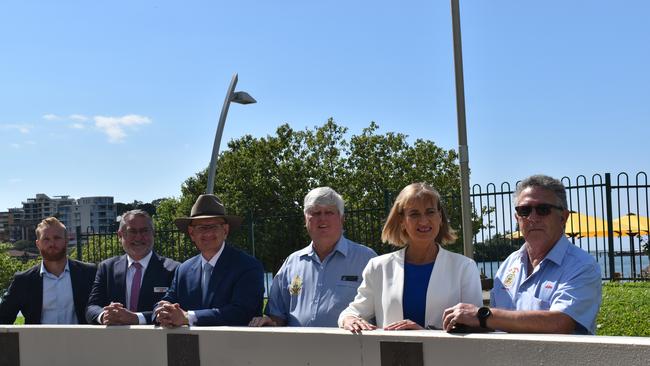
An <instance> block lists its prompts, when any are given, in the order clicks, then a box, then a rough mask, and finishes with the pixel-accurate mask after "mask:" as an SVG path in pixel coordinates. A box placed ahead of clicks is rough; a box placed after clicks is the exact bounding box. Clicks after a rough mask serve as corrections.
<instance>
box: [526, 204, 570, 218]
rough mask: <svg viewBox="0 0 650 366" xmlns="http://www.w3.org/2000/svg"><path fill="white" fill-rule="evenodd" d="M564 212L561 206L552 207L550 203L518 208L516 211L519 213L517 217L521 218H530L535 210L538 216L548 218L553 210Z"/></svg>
mask: <svg viewBox="0 0 650 366" xmlns="http://www.w3.org/2000/svg"><path fill="white" fill-rule="evenodd" d="M553 208H555V209H558V210H564V208H563V207H561V206H556V205H551V204H550V203H541V204H539V205H537V206H528V205H526V206H517V207H515V211H517V216H519V217H528V216H530V214H531V213H532V212H533V209H535V212H536V213H537V216H548V215H549V214H550V213H551V209H553Z"/></svg>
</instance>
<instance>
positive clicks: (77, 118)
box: [68, 114, 88, 122]
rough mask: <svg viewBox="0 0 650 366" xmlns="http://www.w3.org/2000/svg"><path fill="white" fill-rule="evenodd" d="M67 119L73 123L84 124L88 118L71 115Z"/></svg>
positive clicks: (80, 115)
mask: <svg viewBox="0 0 650 366" xmlns="http://www.w3.org/2000/svg"><path fill="white" fill-rule="evenodd" d="M68 119H70V120H73V121H79V122H85V121H87V120H88V117H86V116H84V115H83V114H71V115H69V116H68Z"/></svg>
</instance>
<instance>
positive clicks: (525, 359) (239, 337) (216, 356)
mask: <svg viewBox="0 0 650 366" xmlns="http://www.w3.org/2000/svg"><path fill="white" fill-rule="evenodd" d="M2 333H18V335H19V348H20V352H19V357H20V365H62V366H70V365H89V364H92V365H110V366H114V365H156V366H160V365H181V364H185V365H194V364H197V362H198V363H200V364H203V365H209V364H214V365H313V366H317V365H328V366H329V365H336V366H344V365H358V366H361V365H382V366H387V365H394V364H397V362H396V361H406V362H402V364H404V365H542V364H543V365H589V366H596V365H616V364H618V365H626V366H627V365H630V366H631V365H647V363H648V360H650V338H640V337H597V336H573V335H533V334H504V333H482V334H447V333H445V332H442V331H433V330H431V331H403V332H384V331H373V332H367V333H364V334H363V335H354V334H350V333H348V332H346V331H343V330H340V329H331V328H246V327H193V328H179V329H172V330H169V329H161V328H154V327H152V326H133V327H104V326H89V325H86V326H0V334H2ZM170 334H172V335H194V336H195V337H168V335H170ZM196 340H198V358H197V357H196V356H197V355H196V354H195V352H196V351H194V352H192V351H191V350H192V348H193V346H192V342H194V341H196ZM168 342H189V343H183V344H180V343H179V344H178V345H179V346H180V347H176V348H175V347H173V346H174V345H175V344H174V343H172V344H171V346H170V349H174V352H183V350H187V352H188V354H186V355H182V354H180V355H179V354H177V353H174V354H172V356H177V357H168V344H169V343H168ZM418 350H421V351H418ZM6 351H7V350H5V349H3V350H0V360H2V359H5V358H3V357H2V353H4V352H6ZM419 352H421V353H422V354H421V357H419V355H418V353H419ZM186 356H189V358H188V357H186ZM418 357H419V358H418Z"/></svg>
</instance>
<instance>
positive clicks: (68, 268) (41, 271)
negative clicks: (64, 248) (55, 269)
mask: <svg viewBox="0 0 650 366" xmlns="http://www.w3.org/2000/svg"><path fill="white" fill-rule="evenodd" d="M63 272H70V265H69V262H68V260H67V259H66V260H65V268H63ZM46 273H47V274H49V275H52V276H55V275H53V274H52V273H50V272H48V271H47V268H45V264H43V261H41V270H40V275H41V277H43V275H44V274H46ZM61 274H63V273H61ZM55 277H60V276H55Z"/></svg>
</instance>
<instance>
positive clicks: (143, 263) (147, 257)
mask: <svg viewBox="0 0 650 366" xmlns="http://www.w3.org/2000/svg"><path fill="white" fill-rule="evenodd" d="M152 255H153V250H152V251H150V252H149V254H147V255H145V256H144V258H142V259H140V260H139V261H136V260H135V259H133V258H131V256H129V255H128V254H127V255H126V261H127V262H128V267H127V268H131V265H132V264H133V263H134V262H138V263H140V265H141V266H142V269H143V270H145V269H147V266H148V265H149V260H151V256H152Z"/></svg>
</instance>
